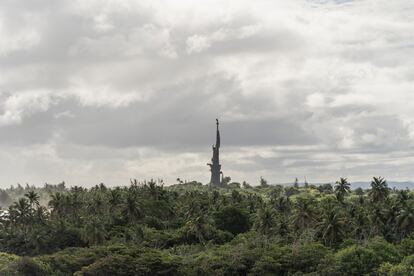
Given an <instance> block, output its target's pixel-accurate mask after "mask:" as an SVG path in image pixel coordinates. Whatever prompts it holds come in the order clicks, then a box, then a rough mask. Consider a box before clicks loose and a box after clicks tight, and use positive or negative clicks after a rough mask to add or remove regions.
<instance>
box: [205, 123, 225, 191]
mask: <svg viewBox="0 0 414 276" xmlns="http://www.w3.org/2000/svg"><path fill="white" fill-rule="evenodd" d="M216 125H217V130H216V145H213V158H212V159H211V163H209V164H207V165H209V166H210V170H211V179H210V187H218V186H220V185H221V183H222V181H221V180H220V175H222V172H221V165H220V159H219V150H220V131H219V121H218V119H216Z"/></svg>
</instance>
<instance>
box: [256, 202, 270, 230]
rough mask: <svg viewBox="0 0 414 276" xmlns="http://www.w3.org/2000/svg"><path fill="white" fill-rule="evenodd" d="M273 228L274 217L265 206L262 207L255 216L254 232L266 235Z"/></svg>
mask: <svg viewBox="0 0 414 276" xmlns="http://www.w3.org/2000/svg"><path fill="white" fill-rule="evenodd" d="M274 226H275V217H274V214H273V212H272V211H271V210H270V209H269V208H268V207H266V206H264V207H262V208H261V209H260V210H259V213H258V215H257V219H256V225H255V228H256V230H257V231H259V232H260V233H261V234H264V235H268V234H270V232H271V231H272V228H273V227H274Z"/></svg>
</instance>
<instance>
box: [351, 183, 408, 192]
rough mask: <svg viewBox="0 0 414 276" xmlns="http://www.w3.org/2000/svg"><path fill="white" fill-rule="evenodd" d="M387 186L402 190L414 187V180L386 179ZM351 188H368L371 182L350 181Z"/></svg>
mask: <svg viewBox="0 0 414 276" xmlns="http://www.w3.org/2000/svg"><path fill="white" fill-rule="evenodd" d="M387 183H388V187H390V188H396V189H398V190H404V189H414V182H411V181H403V182H399V181H387ZM351 187H352V189H356V188H362V189H370V188H371V182H352V183H351Z"/></svg>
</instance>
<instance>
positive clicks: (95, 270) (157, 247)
mask: <svg viewBox="0 0 414 276" xmlns="http://www.w3.org/2000/svg"><path fill="white" fill-rule="evenodd" d="M230 181H231V180H230V179H227V181H226V185H225V186H224V187H223V188H218V189H214V190H210V189H209V187H208V186H207V185H202V184H201V183H198V182H195V181H193V182H187V183H184V182H183V181H179V183H180V184H177V185H172V186H164V185H163V182H162V181H154V180H150V181H144V182H138V181H137V180H132V181H131V183H130V185H129V186H125V187H113V188H110V187H106V186H105V185H104V184H100V185H96V186H95V187H92V188H90V189H86V188H83V187H80V186H74V187H71V188H66V187H65V185H64V183H62V184H59V186H58V185H48V186H45V187H43V188H41V189H39V188H38V189H36V188H34V187H30V186H27V187H25V188H23V187H20V188H21V189H20V195H21V196H20V197H18V198H16V200H15V201H14V202H13V203H11V204H10V206H9V207H7V208H4V209H3V210H2V213H1V216H0V252H3V253H0V274H1V273H3V274H5V273H9V274H5V275H110V274H114V275H414V239H413V238H414V237H413V230H414V195H413V193H412V192H411V191H409V190H395V189H394V190H392V189H390V188H389V187H388V185H387V182H386V180H385V179H384V178H381V177H374V178H373V179H372V182H371V188H370V189H367V190H363V189H356V190H351V185H350V183H349V182H348V180H347V179H346V178H340V179H339V180H338V181H337V182H336V183H335V184H334V185H331V184H324V185H318V186H316V185H312V184H309V183H307V185H305V186H304V187H299V185H298V184H297V182H296V184H294V185H292V186H281V185H269V184H268V183H267V181H266V180H265V179H263V178H261V179H260V183H259V186H256V187H253V186H251V185H249V184H248V183H246V182H244V183H242V184H239V183H235V182H230ZM15 189H16V188H13V189H9V190H2V191H0V195H1V194H2V193H6V194H8V193H10V194H12V193H16V191H15ZM17 189H19V187H18V188H17ZM3 197H6V196H3ZM10 198H12V196H10ZM45 198H47V199H48V200H47V203H43V202H45ZM13 273H15V274H13ZM19 273H20V274H19Z"/></svg>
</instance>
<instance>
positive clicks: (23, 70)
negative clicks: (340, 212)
mask: <svg viewBox="0 0 414 276" xmlns="http://www.w3.org/2000/svg"><path fill="white" fill-rule="evenodd" d="M413 29H414V1H412V0H393V1H389V0H354V1H352V0H289V1H286V0H271V1H266V0H258V1H244V0H228V1H202V0H200V1H193V0H175V1H167V0H165V1H159V0H147V1H139V0H60V1H56V0H2V1H1V2H0V38H1V39H0V187H8V186H10V185H15V184H16V183H21V184H25V183H29V184H31V185H43V184H44V183H52V184H54V183H58V182H61V181H65V182H66V183H67V184H68V185H82V186H86V187H90V186H93V185H95V184H98V183H101V182H103V183H105V184H107V185H110V186H114V185H128V184H129V179H131V178H136V179H138V180H144V179H150V178H154V179H163V180H164V181H165V183H167V184H174V183H176V179H177V178H181V179H182V180H189V181H190V180H198V181H200V182H203V183H207V182H208V181H209V178H210V172H209V167H208V166H207V165H206V164H207V163H208V162H210V159H211V155H212V151H211V145H212V144H213V143H214V142H215V141H214V140H215V118H219V119H220V122H221V124H220V127H221V137H222V139H221V156H220V157H221V163H222V170H223V173H224V175H226V176H230V177H232V180H233V181H238V182H242V181H244V180H246V181H248V182H249V183H250V184H253V185H255V184H257V183H258V181H259V178H260V176H263V177H264V178H266V179H267V180H268V182H270V183H286V182H293V180H294V178H295V177H298V178H299V180H301V181H303V179H304V177H306V178H307V180H308V182H311V183H312V182H329V181H335V180H337V179H338V178H339V177H342V176H344V177H348V179H349V180H350V181H361V180H365V181H368V180H369V179H370V178H371V177H372V176H384V177H386V178H387V179H389V180H394V181H398V180H400V181H402V180H414V32H413Z"/></svg>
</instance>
